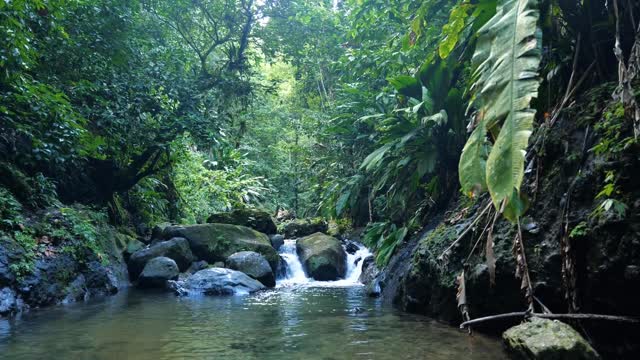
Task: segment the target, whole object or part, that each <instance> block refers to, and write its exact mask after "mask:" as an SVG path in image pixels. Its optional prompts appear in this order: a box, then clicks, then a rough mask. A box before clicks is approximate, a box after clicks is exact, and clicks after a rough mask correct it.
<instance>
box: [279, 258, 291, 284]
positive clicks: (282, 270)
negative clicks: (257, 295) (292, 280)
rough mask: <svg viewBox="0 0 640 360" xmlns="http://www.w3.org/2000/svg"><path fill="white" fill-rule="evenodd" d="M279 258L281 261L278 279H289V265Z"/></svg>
mask: <svg viewBox="0 0 640 360" xmlns="http://www.w3.org/2000/svg"><path fill="white" fill-rule="evenodd" d="M278 257H279V258H280V261H278V268H277V269H276V279H284V278H285V277H287V271H288V269H289V265H288V264H287V261H286V260H285V259H284V258H283V257H282V256H278Z"/></svg>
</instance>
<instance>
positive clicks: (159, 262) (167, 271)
mask: <svg viewBox="0 0 640 360" xmlns="http://www.w3.org/2000/svg"><path fill="white" fill-rule="evenodd" d="M179 274H180V271H179V270H178V265H177V264H176V262H175V261H173V259H170V258H168V257H156V258H153V259H151V260H149V261H148V262H147V264H146V265H145V266H144V269H143V270H142V273H141V274H140V277H139V278H138V286H139V287H143V288H164V287H165V286H166V283H167V280H176V279H178V275H179Z"/></svg>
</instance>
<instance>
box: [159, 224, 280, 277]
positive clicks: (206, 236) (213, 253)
mask: <svg viewBox="0 0 640 360" xmlns="http://www.w3.org/2000/svg"><path fill="white" fill-rule="evenodd" d="M164 236H168V237H183V238H185V239H187V241H189V245H190V246H191V250H192V251H193V253H194V254H195V255H196V256H197V257H198V259H200V260H206V261H207V262H208V263H209V264H215V263H216V262H217V261H225V260H226V259H227V258H228V257H229V256H230V255H231V254H233V253H237V252H238V251H255V252H257V253H259V254H262V255H263V256H264V257H265V258H266V259H267V261H268V262H269V265H270V266H271V269H272V270H275V269H276V268H277V266H278V253H277V252H276V250H275V249H274V248H273V246H271V242H270V241H269V238H268V237H267V235H265V234H263V233H261V232H258V231H256V230H253V229H250V228H248V227H245V226H239V225H229V224H198V225H185V226H170V227H168V228H166V229H165V235H164Z"/></svg>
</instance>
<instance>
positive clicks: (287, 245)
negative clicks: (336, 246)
mask: <svg viewBox="0 0 640 360" xmlns="http://www.w3.org/2000/svg"><path fill="white" fill-rule="evenodd" d="M354 244H356V246H357V247H358V250H357V251H356V252H355V253H353V254H349V253H347V260H346V261H347V273H346V275H345V278H344V279H340V280H336V281H316V280H313V279H311V278H308V277H307V274H305V272H304V269H303V268H302V263H301V262H300V259H299V258H298V254H297V253H296V240H285V241H284V244H283V245H282V246H281V247H280V256H282V258H283V259H284V261H285V262H286V263H287V271H286V275H285V276H284V277H283V278H282V279H278V280H277V286H278V287H281V286H293V285H306V284H308V285H312V286H323V287H343V286H354V285H362V284H361V283H360V281H359V280H358V279H359V278H360V274H361V273H362V263H363V262H364V261H363V260H364V259H365V258H366V257H367V256H369V255H371V252H370V251H369V249H367V248H366V247H365V246H364V245H361V244H358V243H354Z"/></svg>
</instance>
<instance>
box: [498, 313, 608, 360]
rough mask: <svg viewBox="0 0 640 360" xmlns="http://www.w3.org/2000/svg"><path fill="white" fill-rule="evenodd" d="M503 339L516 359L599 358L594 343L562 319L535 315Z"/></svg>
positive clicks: (508, 332) (507, 333)
mask: <svg viewBox="0 0 640 360" xmlns="http://www.w3.org/2000/svg"><path fill="white" fill-rule="evenodd" d="M502 339H503V340H504V344H505V347H506V349H507V351H508V352H509V354H510V355H511V357H512V358H513V359H518V360H520V359H521V360H538V359H544V360H594V359H599V356H598V355H597V353H596V352H595V351H594V350H593V348H592V347H591V345H589V343H588V342H587V341H586V340H585V339H584V338H583V337H582V336H580V334H579V333H578V332H577V331H575V330H574V329H573V328H572V327H571V326H569V325H567V324H565V323H562V322H560V321H554V320H548V319H540V318H533V319H531V321H527V322H525V323H522V324H520V325H517V326H514V327H512V328H510V329H509V330H507V331H505V332H504V334H502Z"/></svg>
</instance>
